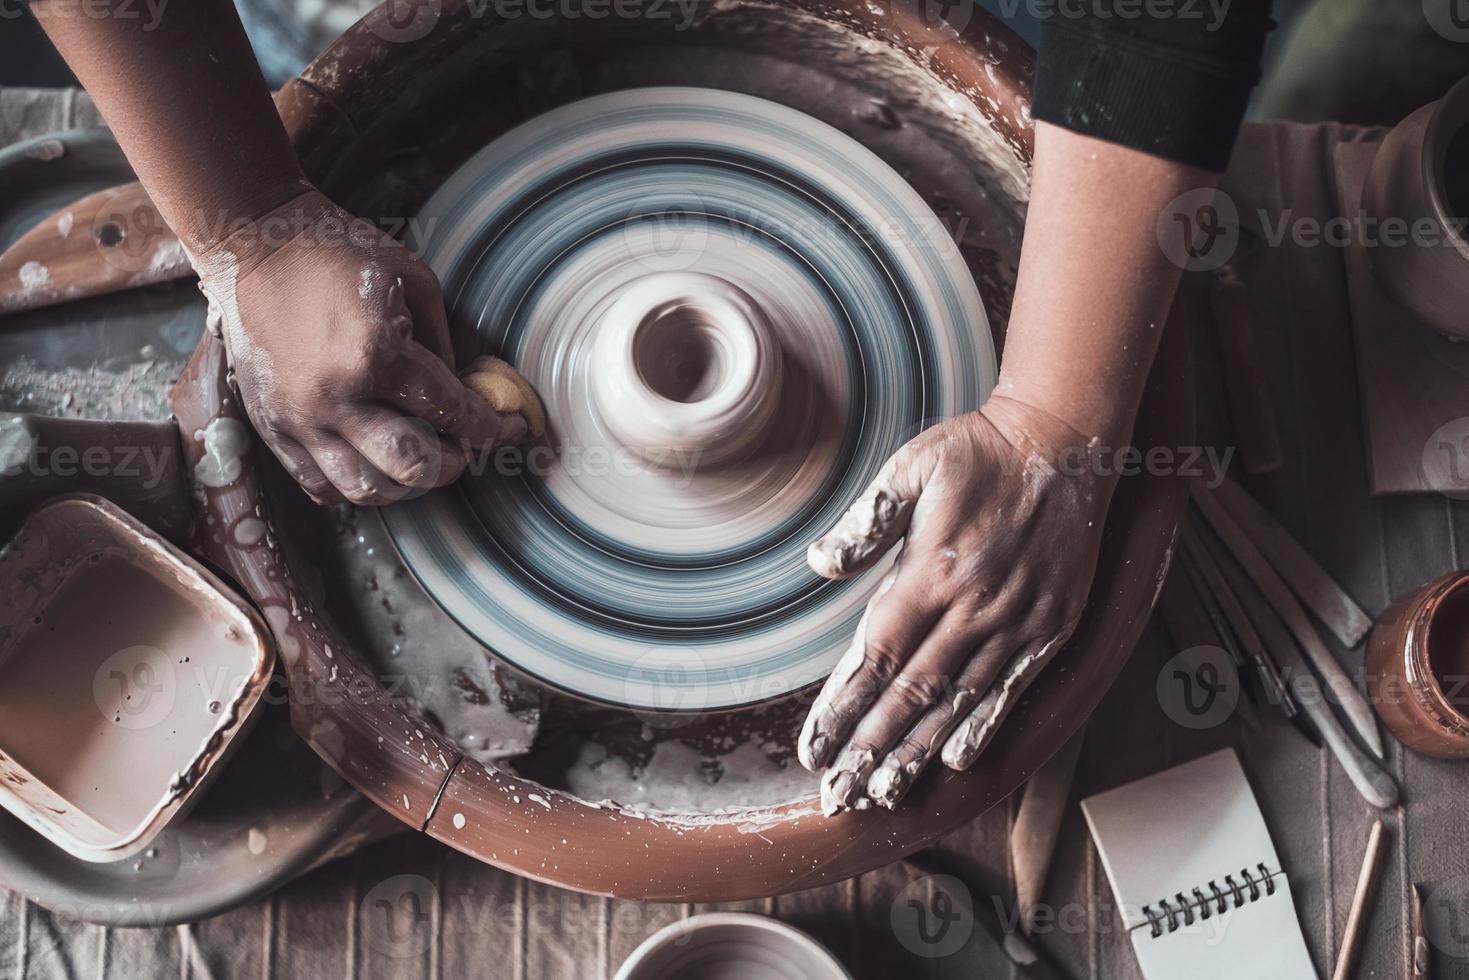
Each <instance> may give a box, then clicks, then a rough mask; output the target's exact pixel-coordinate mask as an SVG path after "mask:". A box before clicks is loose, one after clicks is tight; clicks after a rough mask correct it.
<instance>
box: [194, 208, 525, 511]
mask: <svg viewBox="0 0 1469 980" xmlns="http://www.w3.org/2000/svg"><path fill="white" fill-rule="evenodd" d="M191 258H193V259H194V264H195V267H196V268H197V269H198V271H199V274H200V288H201V289H202V290H203V291H204V293H205V295H206V296H207V297H208V298H209V301H210V321H211V329H217V330H218V331H219V332H220V334H221V335H222V337H223V339H224V342H225V346H226V349H227V350H228V352H229V359H230V364H231V367H232V368H233V369H234V373H235V378H236V381H237V383H238V385H239V390H240V395H241V397H242V399H243V401H244V405H245V409H246V411H247V412H248V413H249V415H250V419H251V421H252V422H253V423H254V425H255V428H256V429H257V430H258V431H259V432H260V434H261V437H262V438H263V439H264V440H265V442H266V444H267V445H268V446H270V448H271V450H272V451H273V452H274V453H275V455H276V457H277V458H278V459H280V461H281V463H282V464H283V465H284V466H285V468H286V470H287V472H289V473H290V474H291V475H292V476H293V477H294V478H295V479H296V480H297V481H298V482H299V483H300V484H301V486H302V487H303V488H304V489H305V490H306V492H307V493H308V494H310V495H311V497H312V498H313V499H315V500H317V501H318V502H327V501H334V500H348V501H351V502H352V503H354V504H362V505H376V504H385V503H390V502H393V501H396V500H401V499H403V498H404V497H406V496H409V495H411V494H412V493H414V492H415V491H422V490H426V489H428V488H431V487H436V486H443V485H445V484H448V483H451V482H453V481H454V480H456V479H458V477H459V476H460V474H461V473H462V472H463V471H464V468H465V454H466V449H472V450H476V451H479V450H488V449H489V448H493V447H494V446H495V445H500V444H505V443H509V442H513V441H516V440H518V439H520V438H522V437H523V436H524V434H525V429H526V425H525V420H524V419H523V418H522V417H521V416H520V415H519V414H515V413H509V414H500V413H497V412H496V411H495V410H494V409H493V408H491V407H490V405H489V404H488V403H487V402H485V400H484V399H483V398H481V397H480V396H479V395H478V394H476V393H475V392H473V391H470V390H469V389H467V388H466V387H465V386H464V385H463V384H462V383H461V382H460V380H459V379H458V378H457V377H456V376H455V374H454V370H453V367H452V362H453V352H452V349H451V347H450V343H449V329H448V323H447V318H446V316H445V313H444V306H443V300H442V298H441V296H440V293H439V283H438V279H437V278H436V277H435V275H434V273H433V272H432V271H431V270H430V269H429V268H428V266H426V265H424V264H423V263H422V262H421V261H419V260H418V259H417V258H416V257H415V256H414V255H413V254H412V253H410V252H409V251H408V249H407V248H405V247H404V246H403V245H402V244H401V243H399V242H397V241H395V240H393V239H392V238H390V237H389V236H387V235H385V234H383V233H382V232H380V231H378V230H377V229H376V228H374V227H373V226H372V225H370V224H368V223H367V222H365V221H362V220H361V219H358V218H356V217H353V216H352V215H350V214H348V213H347V212H345V211H343V210H342V209H341V208H339V207H337V206H336V205H335V204H333V203H332V202H331V201H329V200H327V198H326V197H324V196H323V195H322V194H320V193H319V192H317V191H315V190H310V191H307V192H305V193H303V194H301V195H300V196H299V197H296V198H295V199H294V200H292V201H289V202H287V203H286V204H284V205H281V206H280V207H277V208H275V209H273V210H272V211H270V212H269V213H268V214H266V215H265V216H263V217H261V218H258V219H255V220H253V221H250V222H247V223H245V224H243V225H242V227H240V228H239V229H237V230H235V231H234V232H233V233H232V234H230V235H229V236H228V237H226V238H225V239H224V240H223V241H222V242H220V244H218V245H217V246H213V247H211V248H210V249H208V250H207V251H206V252H204V253H203V254H200V255H194V256H191Z"/></svg>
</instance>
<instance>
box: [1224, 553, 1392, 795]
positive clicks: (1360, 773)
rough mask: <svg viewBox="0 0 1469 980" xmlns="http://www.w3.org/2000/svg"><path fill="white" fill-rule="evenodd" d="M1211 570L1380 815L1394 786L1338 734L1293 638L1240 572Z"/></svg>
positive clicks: (1229, 565) (1230, 567) (1235, 567)
mask: <svg viewBox="0 0 1469 980" xmlns="http://www.w3.org/2000/svg"><path fill="white" fill-rule="evenodd" d="M1215 560H1216V564H1217V565H1218V567H1219V568H1220V570H1221V571H1223V572H1224V575H1225V578H1226V579H1227V580H1228V582H1229V585H1230V588H1231V589H1232V590H1233V592H1234V594H1235V596H1236V597H1238V599H1239V600H1240V603H1241V605H1243V606H1244V608H1245V612H1246V615H1247V616H1248V618H1249V620H1250V622H1251V623H1252V624H1253V625H1254V627H1255V629H1256V630H1257V631H1258V632H1259V634H1260V636H1261V639H1262V641H1263V642H1264V644H1265V646H1266V647H1267V648H1268V649H1269V650H1271V651H1272V652H1273V654H1274V656H1275V659H1276V663H1278V664H1279V667H1280V674H1281V677H1282V678H1283V679H1284V680H1285V682H1286V685H1287V686H1288V687H1289V689H1290V691H1291V694H1292V696H1293V697H1294V698H1295V702H1296V705H1297V706H1298V707H1299V708H1300V710H1301V713H1302V714H1303V715H1305V716H1306V717H1307V718H1309V719H1310V721H1311V723H1312V725H1313V726H1314V728H1315V729H1316V731H1318V732H1319V733H1320V737H1321V740H1322V741H1324V742H1325V743H1326V747H1327V748H1329V749H1330V750H1331V752H1332V755H1334V756H1335V757H1336V760H1337V762H1338V764H1340V766H1341V767H1342V771H1343V772H1345V773H1346V774H1347V778H1348V779H1350V780H1351V781H1352V785H1353V786H1355V787H1356V788H1357V792H1359V793H1361V794H1362V798H1363V799H1365V800H1366V801H1367V802H1368V803H1370V804H1372V805H1373V806H1375V807H1377V808H1378V809H1382V810H1385V809H1387V808H1388V807H1391V806H1393V805H1394V804H1395V803H1397V801H1398V796H1399V791H1398V785H1397V783H1396V782H1395V781H1394V780H1393V778H1392V775H1391V774H1389V773H1388V771H1387V770H1386V769H1384V768H1383V767H1382V765H1381V763H1380V762H1379V761H1378V760H1377V759H1375V758H1373V757H1372V756H1370V755H1369V754H1367V753H1366V752H1364V751H1363V750H1362V748H1361V747H1360V746H1358V744H1357V742H1356V741H1355V740H1354V739H1353V738H1352V737H1351V736H1350V735H1348V734H1347V732H1346V730H1345V729H1343V728H1342V723H1341V722H1340V721H1339V720H1338V719H1337V716H1336V713H1335V712H1334V711H1332V710H1331V704H1330V703H1329V700H1328V698H1327V695H1326V693H1325V692H1324V691H1323V690H1322V687H1321V683H1320V682H1319V681H1318V680H1317V679H1316V675H1315V674H1313V673H1312V672H1311V668H1310V667H1309V666H1307V663H1306V658H1305V657H1303V656H1302V655H1301V652H1300V650H1299V649H1298V648H1297V647H1296V645H1295V642H1294V640H1293V638H1292V633H1291V631H1290V630H1289V628H1288V627H1287V626H1286V624H1285V623H1284V621H1283V620H1282V619H1281V617H1280V616H1279V615H1278V614H1277V612H1276V611H1275V610H1274V609H1273V608H1272V607H1271V604H1270V602H1269V601H1268V600H1267V599H1266V597H1265V596H1264V595H1263V594H1262V593H1261V591H1260V590H1259V588H1258V587H1257V585H1256V584H1255V582H1254V581H1252V578H1251V576H1250V575H1249V574H1248V573H1247V572H1246V571H1245V569H1244V567H1243V566H1242V565H1240V564H1239V563H1238V562H1237V561H1235V560H1233V559H1228V560H1226V556H1224V555H1223V554H1216V555H1215Z"/></svg>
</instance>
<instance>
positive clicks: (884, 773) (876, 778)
mask: <svg viewBox="0 0 1469 980" xmlns="http://www.w3.org/2000/svg"><path fill="white" fill-rule="evenodd" d="M917 774H918V763H917V762H914V763H910V764H909V765H907V766H904V765H903V764H902V762H901V761H900V760H899V759H898V756H897V755H896V753H891V754H889V755H888V757H887V758H886V759H883V760H882V765H880V766H878V767H877V768H876V769H875V770H873V773H872V775H871V776H869V777H868V779H867V795H868V796H869V797H870V798H871V799H872V801H873V802H874V803H876V804H877V805H878V806H881V807H886V808H887V809H889V810H891V809H892V808H893V807H895V806H897V805H898V802H899V801H900V800H901V799H902V798H903V797H904V796H905V795H907V792H908V787H909V785H911V783H912V780H913V777H914V776H916V775H917Z"/></svg>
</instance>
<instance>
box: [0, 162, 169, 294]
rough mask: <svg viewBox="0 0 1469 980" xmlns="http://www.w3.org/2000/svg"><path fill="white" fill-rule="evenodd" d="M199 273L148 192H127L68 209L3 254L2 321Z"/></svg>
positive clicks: (110, 192)
mask: <svg viewBox="0 0 1469 980" xmlns="http://www.w3.org/2000/svg"><path fill="white" fill-rule="evenodd" d="M193 272H194V270H193V267H192V266H190V265H189V257H188V256H187V255H186V254H184V249H183V246H182V245H181V244H180V242H179V240H178V236H176V235H175V234H174V233H173V232H172V231H171V230H170V229H169V227H168V225H166V224H164V221H163V217H162V216H161V215H160V214H159V213H158V211H157V209H156V208H154V207H153V202H152V201H151V200H149V199H148V194H147V192H146V191H144V190H143V185H141V184H137V183H133V184H124V185H123V186H121V187H113V188H108V189H107V190H102V191H97V192H96V193H95V194H89V195H88V196H86V197H84V198H82V199H81V200H79V201H76V202H74V203H72V204H69V205H67V206H66V207H64V208H62V209H61V210H59V211H57V212H56V213H54V214H52V215H50V216H49V217H47V218H45V219H43V220H42V221H41V223H40V224H38V225H36V226H35V227H34V228H32V229H31V230H30V231H28V232H26V233H25V234H24V235H22V236H21V237H20V238H19V239H18V240H17V241H16V242H15V244H13V245H11V246H10V247H9V248H8V249H6V250H5V252H4V253H3V254H0V313H11V312H16V311H19V310H33V309H39V308H41V307H44V306H52V305H54V304H56V303H62V302H68V301H70V300H73V299H81V298H83V297H87V296H101V295H104V294H106V293H113V292H117V291H119V290H123V289H132V288H133V287H134V286H146V285H151V284H153V283H159V282H168V281H170V280H174V279H180V278H183V277H184V276H189V275H193ZM0 323H3V321H0Z"/></svg>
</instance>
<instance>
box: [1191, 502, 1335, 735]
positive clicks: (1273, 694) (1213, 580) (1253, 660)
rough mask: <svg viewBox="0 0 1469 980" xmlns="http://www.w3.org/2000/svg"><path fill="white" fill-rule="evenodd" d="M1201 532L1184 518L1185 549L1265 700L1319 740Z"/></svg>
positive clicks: (1192, 522)
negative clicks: (1252, 673)
mask: <svg viewBox="0 0 1469 980" xmlns="http://www.w3.org/2000/svg"><path fill="white" fill-rule="evenodd" d="M1203 533H1204V532H1202V531H1201V530H1200V529H1199V528H1198V527H1197V525H1196V524H1195V522H1194V520H1192V519H1191V520H1187V521H1185V522H1184V526H1183V530H1182V534H1183V543H1184V549H1185V553H1186V554H1188V555H1189V556H1190V558H1191V559H1192V561H1193V563H1194V566H1195V567H1196V568H1197V569H1198V571H1199V575H1200V576H1201V578H1202V579H1203V586H1204V588H1206V589H1207V590H1208V591H1209V593H1210V594H1211V595H1212V596H1213V599H1214V602H1215V603H1216V604H1217V605H1218V607H1219V610H1220V614H1221V615H1222V617H1223V618H1224V620H1225V621H1226V622H1227V623H1228V628H1229V630H1230V631H1232V632H1233V634H1234V636H1235V638H1236V641H1237V642H1238V644H1239V646H1240V647H1241V648H1242V650H1243V654H1244V657H1245V658H1246V660H1247V661H1248V662H1249V664H1250V665H1251V667H1252V668H1253V669H1254V670H1255V672H1256V674H1257V676H1258V677H1259V678H1260V686H1261V690H1262V691H1263V692H1264V693H1263V696H1264V698H1265V700H1266V701H1267V702H1268V703H1271V704H1276V705H1278V706H1279V707H1280V709H1281V711H1282V713H1284V714H1285V716H1286V718H1288V719H1290V720H1291V721H1292V722H1297V723H1299V722H1300V721H1305V723H1306V725H1307V728H1306V729H1305V730H1306V731H1307V732H1308V737H1310V736H1311V735H1315V736H1316V737H1315V738H1313V739H1312V741H1314V742H1316V744H1317V745H1319V744H1320V736H1319V734H1317V733H1316V732H1315V729H1314V728H1311V727H1309V721H1306V720H1305V719H1301V717H1300V709H1299V707H1298V706H1297V705H1296V703H1295V698H1293V697H1292V696H1291V693H1290V688H1289V686H1288V685H1287V684H1286V683H1285V681H1284V679H1283V678H1282V677H1281V676H1280V668H1279V666H1278V665H1277V664H1276V662H1275V658H1274V657H1273V656H1272V655H1271V653H1270V650H1269V648H1268V647H1266V645H1265V641H1264V640H1262V639H1261V638H1260V633H1259V631H1258V630H1257V629H1256V628H1255V624H1254V623H1252V622H1251V621H1250V617H1249V614H1248V613H1247V612H1245V608H1244V606H1243V605H1242V604H1241V603H1240V601H1239V597H1238V596H1237V595H1235V594H1234V589H1233V588H1231V587H1230V584H1229V580H1228V579H1227V578H1225V576H1224V572H1223V571H1222V570H1221V569H1220V567H1219V564H1218V562H1217V560H1216V559H1215V558H1214V555H1213V554H1212V553H1211V552H1210V550H1209V548H1208V547H1207V546H1206V545H1205V544H1204V540H1203Z"/></svg>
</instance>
